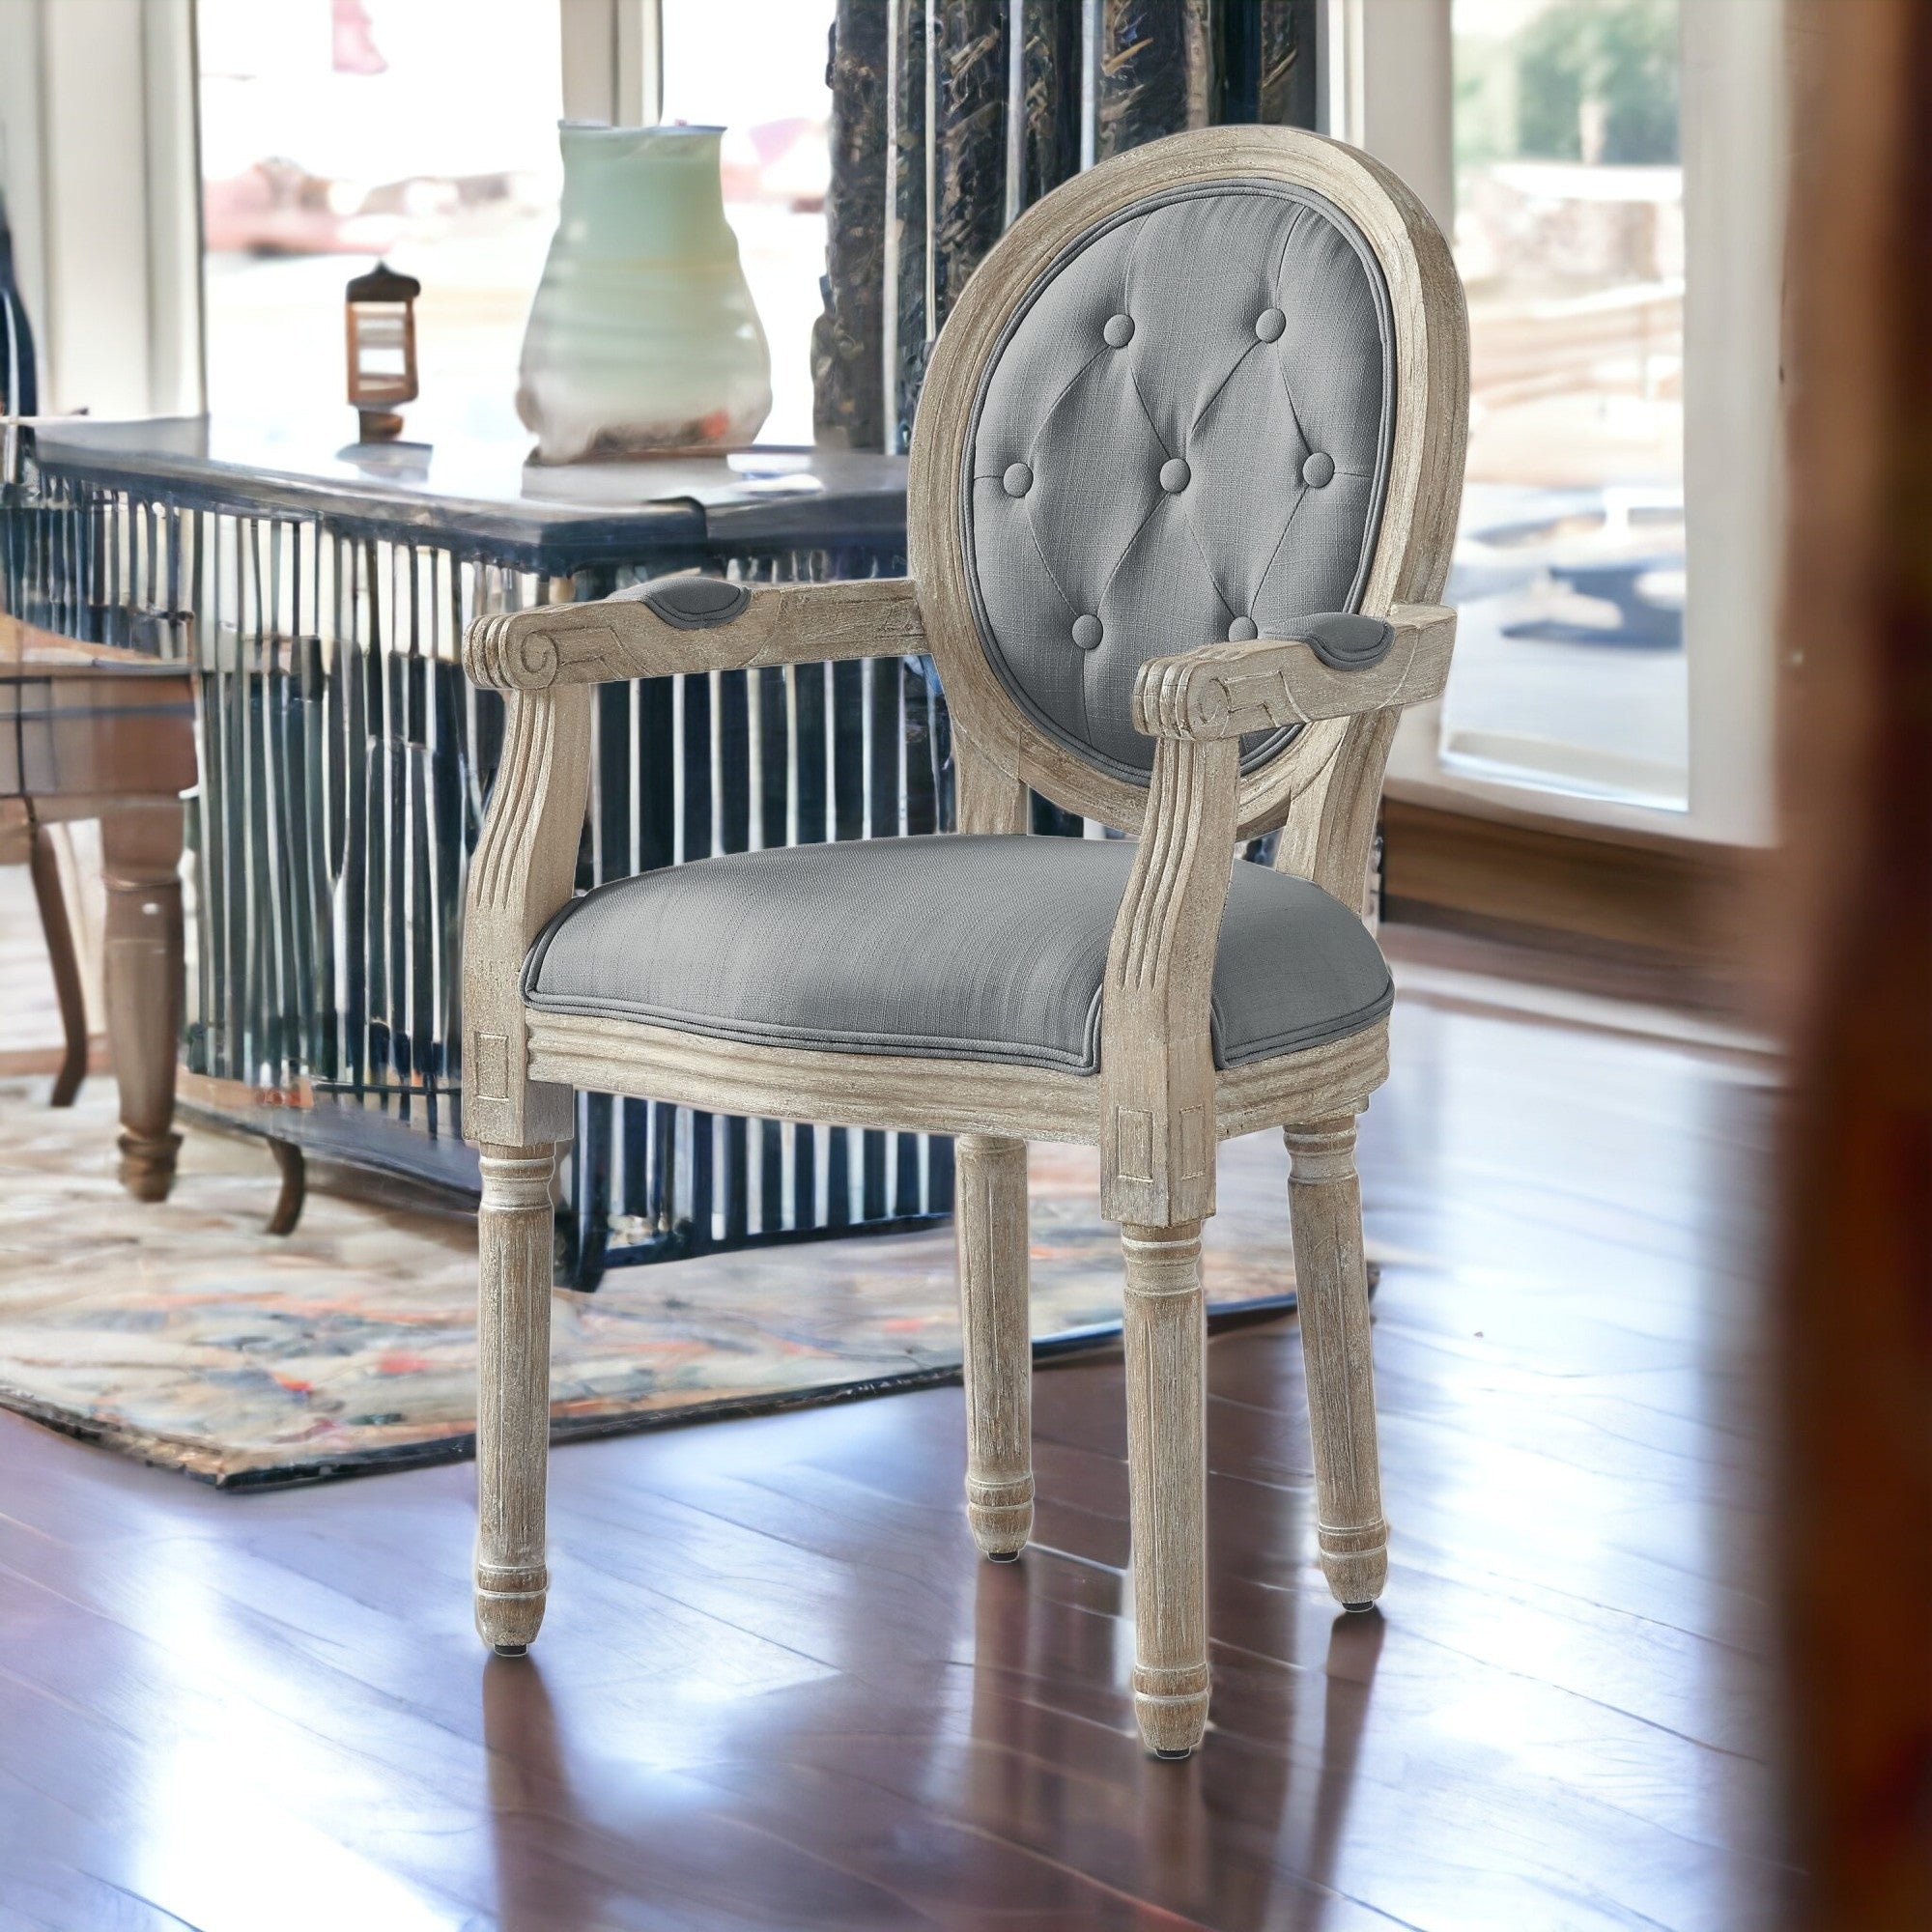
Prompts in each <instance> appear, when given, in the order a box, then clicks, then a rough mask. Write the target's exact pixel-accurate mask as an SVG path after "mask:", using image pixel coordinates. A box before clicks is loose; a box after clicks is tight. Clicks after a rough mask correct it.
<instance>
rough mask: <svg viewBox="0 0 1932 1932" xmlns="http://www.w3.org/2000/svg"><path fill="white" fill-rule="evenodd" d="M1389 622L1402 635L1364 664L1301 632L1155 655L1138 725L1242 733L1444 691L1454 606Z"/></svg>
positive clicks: (1142, 689) (1187, 732)
mask: <svg viewBox="0 0 1932 1932" xmlns="http://www.w3.org/2000/svg"><path fill="white" fill-rule="evenodd" d="M1389 622H1390V624H1391V625H1393V626H1394V629H1395V637H1394V639H1393V640H1392V641H1391V642H1390V644H1389V649H1388V655H1387V656H1386V657H1384V658H1383V659H1382V660H1381V662H1380V663H1379V664H1376V665H1371V666H1368V667H1366V668H1363V669H1361V670H1337V669H1336V668H1334V667H1333V666H1331V665H1325V664H1323V663H1322V662H1321V659H1320V658H1319V657H1317V656H1316V655H1315V652H1314V651H1313V649H1311V648H1310V646H1309V645H1308V644H1307V643H1306V642H1304V641H1302V640H1300V639H1274V638H1261V639H1255V640H1253V641H1251V642H1248V643H1231V644H1208V645H1206V646H1204V647H1203V648H1202V649H1200V650H1193V651H1187V652H1184V653H1182V654H1181V655H1180V656H1179V657H1172V658H1154V659H1151V661H1150V662H1149V663H1147V664H1145V665H1143V666H1142V667H1141V673H1140V676H1139V678H1138V679H1137V680H1136V682H1135V685H1134V725H1135V728H1136V729H1138V730H1141V731H1145V732H1146V733H1147V734H1148V735H1149V736H1150V737H1158V736H1166V737H1174V738H1238V737H1241V736H1242V735H1243V734H1244V733H1246V732H1249V731H1266V730H1270V729H1277V728H1279V727H1281V726H1283V725H1312V724H1313V723H1315V721H1316V720H1317V719H1319V718H1352V717H1354V716H1355V714H1356V713H1357V712H1362V711H1379V710H1386V709H1390V708H1393V709H1396V710H1400V709H1402V708H1403V707H1404V706H1405V705H1409V704H1420V703H1422V702H1423V701H1424V700H1425V699H1426V698H1431V697H1439V696H1441V695H1442V687H1443V686H1444V684H1446V683H1447V682H1448V678H1449V653H1450V651H1451V649H1452V648H1453V647H1454V645H1455V642H1456V613H1455V611H1449V610H1445V609H1444V608H1443V607H1442V606H1441V605H1439V604H1426V605H1420V606H1418V605H1413V604H1403V605H1398V606H1397V607H1396V609H1395V610H1394V611H1390V613H1389Z"/></svg>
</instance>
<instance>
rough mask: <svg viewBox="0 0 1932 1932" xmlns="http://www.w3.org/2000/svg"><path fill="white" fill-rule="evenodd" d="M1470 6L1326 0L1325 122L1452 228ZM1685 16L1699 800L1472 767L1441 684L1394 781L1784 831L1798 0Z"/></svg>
mask: <svg viewBox="0 0 1932 1932" xmlns="http://www.w3.org/2000/svg"><path fill="white" fill-rule="evenodd" d="M1450 14H1451V0H1326V6H1325V10H1324V14H1323V17H1322V26H1323V39H1324V41H1325V43H1326V46H1325V49H1324V59H1323V63H1322V80H1323V89H1322V107H1323V116H1324V118H1323V123H1322V125H1323V128H1324V129H1325V131H1328V132H1331V133H1333V134H1335V135H1336V136H1337V137H1338V138H1340V139H1343V140H1349V141H1352V142H1354V143H1356V144H1357V145H1359V146H1363V147H1366V148H1367V149H1368V150H1369V151H1370V152H1371V153H1372V154H1375V155H1376V156H1378V157H1379V158H1380V159H1382V160H1385V161H1387V162H1388V163H1389V164H1390V165H1391V166H1392V167H1394V168H1395V169H1396V170H1397V171H1398V172H1399V173H1401V174H1402V175H1403V177H1404V178H1405V179H1406V181H1407V182H1408V183H1409V184H1410V185H1411V186H1413V187H1414V188H1415V189H1416V191H1417V192H1418V193H1419V194H1420V195H1421V197H1422V199H1423V201H1424V202H1425V203H1426V204H1427V206H1428V207H1429V209H1430V212H1431V213H1433V214H1434V215H1435V218H1436V220H1437V221H1438V222H1439V223H1441V224H1442V226H1443V231H1444V233H1445V234H1446V233H1449V232H1451V223H1452V222H1453V220H1454V213H1455V173H1454V161H1453V152H1454V150H1453V130H1452V123H1451V116H1452V112H1453V103H1454V99H1455V91H1454V82H1455V76H1454V69H1453V43H1452V40H1451V28H1450ZM1680 21H1681V27H1680V31H1681V35H1682V43H1681V59H1682V95H1681V101H1682V107H1681V112H1682V117H1683V124H1682V125H1683V142H1684V184H1685V187H1684V198H1685V209H1684V220H1685V252H1686V283H1687V291H1686V298H1685V350H1684V355H1685V378H1684V388H1685V418H1684V506H1685V529H1686V558H1687V580H1688V589H1687V593H1686V598H1685V611H1684V639H1685V650H1686V652H1687V662H1688V668H1689V695H1688V702H1689V705H1690V777H1689V792H1690V796H1689V800H1688V803H1687V805H1686V806H1685V807H1684V808H1682V809H1669V808H1662V807H1652V806H1643V805H1636V804H1632V803H1627V802H1622V801H1617V800H1613V799H1604V798H1592V797H1585V796H1580V795H1577V794H1576V793H1572V792H1566V791H1563V790H1561V789H1559V788H1558V786H1559V785H1560V781H1559V780H1557V779H1555V778H1554V777H1552V779H1551V780H1550V781H1549V783H1548V785H1543V784H1538V783H1536V782H1535V781H1533V780H1527V779H1526V780H1525V781H1522V782H1520V783H1519V782H1503V781H1497V780H1493V779H1489V778H1477V777H1473V776H1471V775H1469V774H1467V773H1465V772H1462V771H1457V770H1455V769H1452V768H1451V767H1449V766H1448V765H1446V764H1445V763H1444V762H1443V759H1442V756H1441V753H1440V743H1441V729H1442V720H1441V705H1440V702H1439V700H1438V701H1437V702H1435V703H1432V704H1429V705H1424V706H1418V707H1417V708H1416V709H1414V710H1413V711H1410V712H1409V713H1408V714H1407V715H1406V717H1405V718H1404V720H1403V724H1402V728H1401V731H1400V732H1399V734H1398V736H1397V739H1396V744H1395V748H1394V751H1393V753H1392V754H1391V757H1390V761H1389V777H1388V790H1389V792H1390V794H1391V795H1392V796H1394V797H1397V798H1402V799H1406V800H1411V801H1414V802H1416V803H1418V804H1430V805H1436V806H1442V807H1453V808H1455V809H1457V810H1463V811H1474V812H1476V813H1478V814H1479V815H1487V816H1493V817H1504V818H1524V819H1537V820H1542V821H1546V822H1548V821H1556V822H1558V823H1561V822H1570V823H1574V824H1578V825H1587V826H1589V827H1591V828H1593V829H1601V830H1603V831H1608V832H1615V831H1628V832H1638V833H1647V834H1656V833H1662V834H1664V835H1667V836H1670V837H1674V838H1686V839H1695V840H1703V841H1708V842H1713V843H1720V844H1729V845H1764V844H1769V843H1770V842H1772V840H1773V838H1775V836H1776V826H1775V808H1774V772H1775V718H1774V687H1775V680H1776V651H1777V644H1776V636H1777V615H1778V595H1779V588H1778V585H1779V573H1780V569H1781V561H1780V557H1781V529H1782V517H1783V498H1782V478H1783V436H1782V422H1781V417H1782V408H1781V391H1780V377H1781V371H1780V360H1781V358H1780V340H1781V308H1782V291H1783V255H1784V209H1785V193H1786V174H1787V171H1788V161H1789V128H1788V119H1789V117H1788V112H1787V107H1786V86H1785V81H1786V76H1785V71H1784V69H1785V31H1786V28H1785V9H1784V5H1783V0H1736V4H1734V5H1731V6H1725V7H1703V6H1695V5H1689V4H1687V5H1685V6H1684V7H1683V8H1682V10H1681V14H1680ZM1740 184H1747V185H1750V187H1751V188H1752V189H1753V191H1752V192H1748V193H1741V192H1740V191H1739V185H1740Z"/></svg>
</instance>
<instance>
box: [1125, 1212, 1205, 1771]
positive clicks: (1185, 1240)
mask: <svg viewBox="0 0 1932 1932" xmlns="http://www.w3.org/2000/svg"><path fill="white" fill-rule="evenodd" d="M1121 1252H1122V1259H1123V1261H1124V1263H1125V1265H1126V1291H1125V1306H1124V1314H1123V1327H1122V1346H1123V1348H1124V1350H1125V1353H1126V1378H1127V1472H1128V1483H1129V1488H1130V1491H1131V1500H1130V1508H1131V1514H1132V1519H1133V1565H1134V1715H1135V1716H1136V1717H1137V1718H1138V1719H1140V1727H1141V1736H1142V1738H1143V1739H1144V1740H1145V1742H1146V1744H1147V1746H1148V1748H1149V1749H1150V1750H1152V1751H1156V1752H1158V1753H1159V1754H1160V1755H1162V1756H1163V1757H1184V1756H1185V1755H1186V1754H1187V1753H1188V1752H1189V1751H1191V1750H1192V1749H1193V1748H1194V1747H1195V1746H1196V1745H1198V1744H1199V1743H1200V1742H1201V1733H1202V1731H1203V1730H1204V1729H1205V1728H1206V1726H1207V1723H1208V1313H1207V1303H1206V1300H1205V1298H1204V1296H1203V1293H1202V1287H1201V1223H1200V1222H1199V1221H1186V1222H1182V1223H1180V1224H1179V1225H1178V1226H1175V1227H1167V1228H1141V1227H1132V1226H1128V1227H1123V1228H1122V1230H1121Z"/></svg>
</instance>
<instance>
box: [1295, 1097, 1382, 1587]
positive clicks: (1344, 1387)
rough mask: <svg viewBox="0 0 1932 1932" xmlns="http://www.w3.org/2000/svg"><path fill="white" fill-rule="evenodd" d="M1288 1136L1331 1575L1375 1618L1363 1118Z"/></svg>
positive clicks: (1305, 1353)
mask: <svg viewBox="0 0 1932 1932" xmlns="http://www.w3.org/2000/svg"><path fill="white" fill-rule="evenodd" d="M1283 1138H1284V1139H1285V1140H1286V1141H1287V1142H1288V1151H1289V1160H1290V1176H1289V1186H1288V1208H1289V1222H1290V1226H1291V1229H1292V1231H1293V1237H1294V1282H1295V1294H1296V1299H1297V1301H1298V1304H1299V1307H1300V1327H1301V1352H1302V1359H1303V1361H1304V1363H1305V1364H1306V1368H1307V1375H1308V1426H1309V1432H1310V1435H1311V1436H1312V1438H1313V1445H1314V1451H1315V1500H1316V1514H1317V1519H1318V1523H1317V1531H1316V1534H1317V1538H1318V1541H1319V1543H1320V1547H1321V1569H1322V1573H1323V1575H1325V1576H1326V1577H1327V1578H1328V1587H1329V1589H1331V1590H1332V1591H1333V1592H1334V1593H1335V1596H1336V1599H1337V1601H1338V1602H1340V1603H1341V1604H1342V1605H1344V1606H1345V1607H1347V1608H1349V1609H1351V1610H1366V1609H1368V1608H1369V1607H1370V1606H1371V1605H1373V1604H1374V1603H1375V1601H1376V1599H1377V1598H1378V1597H1379V1596H1380V1595H1381V1593H1382V1585H1383V1583H1384V1582H1385V1581H1386V1579H1387V1577H1388V1524H1387V1523H1386V1522H1385V1521H1384V1520H1382V1491H1381V1470H1380V1464H1379V1460H1378V1455H1377V1451H1376V1377H1375V1366H1374V1362H1373V1359H1372V1356H1371V1350H1370V1344H1369V1277H1368V1268H1367V1265H1366V1264H1365V1262H1364V1259H1363V1255H1362V1192H1361V1185H1360V1183H1359V1182H1358V1181H1357V1179H1355V1122H1354V1118H1353V1117H1352V1116H1351V1115H1350V1116H1344V1117H1342V1118H1341V1119H1338V1120H1331V1121H1321V1122H1317V1123H1316V1124H1315V1125H1313V1126H1310V1127H1290V1128H1289V1129H1287V1131H1286V1132H1285V1134H1284V1136H1283Z"/></svg>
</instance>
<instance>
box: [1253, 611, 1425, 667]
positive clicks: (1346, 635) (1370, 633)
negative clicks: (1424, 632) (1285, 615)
mask: <svg viewBox="0 0 1932 1932" xmlns="http://www.w3.org/2000/svg"><path fill="white" fill-rule="evenodd" d="M1267 635H1268V636H1269V637H1273V636H1274V635H1275V634H1274V633H1273V632H1272V631H1270V632H1268V633H1267ZM1281 635H1282V637H1283V638H1293V639H1299V640H1300V641H1301V642H1302V643H1305V644H1306V645H1307V646H1308V648H1309V649H1310V650H1311V651H1313V652H1314V653H1315V655H1316V656H1317V657H1318V658H1320V659H1321V662H1322V663H1323V664H1325V665H1326V666H1327V667H1328V668H1329V669H1330V670H1370V669H1372V668H1374V667H1375V666H1377V665H1378V664H1380V663H1381V661H1382V660H1383V659H1384V658H1385V657H1387V656H1388V654H1389V648H1390V646H1391V645H1392V644H1394V642H1395V626H1394V625H1393V624H1391V623H1390V622H1389V621H1388V620H1387V619H1386V618H1384V617H1361V616H1357V615H1355V614H1354V613H1353V612H1352V611H1319V612H1318V613H1317V614H1316V615H1315V616H1313V617H1297V618H1296V619H1295V620H1294V622H1293V623H1292V624H1289V625H1287V626H1285V627H1284V628H1283V630H1282V632H1281Z"/></svg>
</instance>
